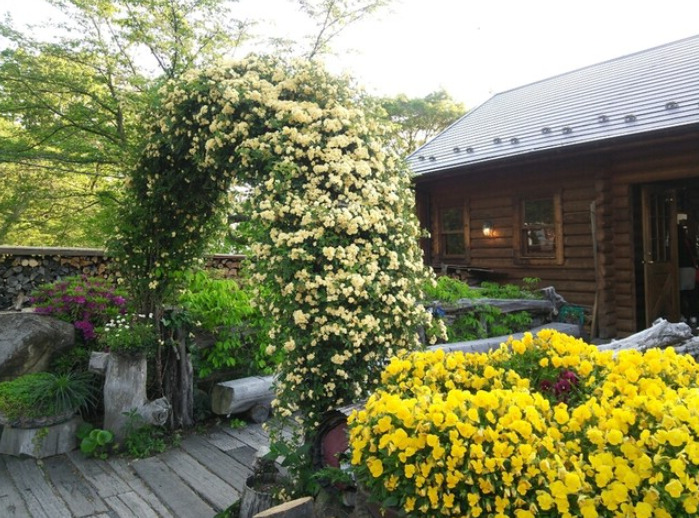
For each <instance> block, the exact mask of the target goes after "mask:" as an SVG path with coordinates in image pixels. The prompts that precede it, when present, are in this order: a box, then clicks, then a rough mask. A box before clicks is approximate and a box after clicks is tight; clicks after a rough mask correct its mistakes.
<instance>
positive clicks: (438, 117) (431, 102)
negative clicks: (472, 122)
mask: <svg viewBox="0 0 699 518" xmlns="http://www.w3.org/2000/svg"><path fill="white" fill-rule="evenodd" d="M378 102H379V104H380V105H381V106H382V107H383V109H384V110H385V111H386V113H387V115H388V119H389V120H390V121H391V122H392V123H393V124H394V127H395V136H394V139H393V142H394V145H395V146H396V148H397V149H398V152H399V153H400V154H401V155H403V156H407V155H408V154H410V153H412V152H413V151H415V150H416V149H417V148H419V147H420V146H422V145H423V144H424V143H425V142H427V141H428V140H430V139H431V138H432V137H434V136H436V135H437V134H438V133H440V132H441V131H442V130H444V129H446V128H447V127H448V126H449V125H451V124H452V123H453V122H454V121H455V120H457V119H458V118H459V117H461V116H462V115H464V114H465V113H466V107H465V106H464V105H463V104H461V103H458V102H456V101H454V99H452V98H451V97H450V96H449V94H448V93H447V92H446V91H444V90H438V91H436V92H432V93H431V94H429V95H427V96H426V97H424V98H422V99H419V98H412V99H411V98H408V97H407V96H406V95H404V94H400V95H397V96H395V97H386V98H383V99H379V100H378Z"/></svg>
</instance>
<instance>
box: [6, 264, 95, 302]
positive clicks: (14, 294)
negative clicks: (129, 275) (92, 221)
mask: <svg viewBox="0 0 699 518" xmlns="http://www.w3.org/2000/svg"><path fill="white" fill-rule="evenodd" d="M107 268H108V265H107V261H106V259H105V257H104V255H103V254H102V255H101V256H100V255H79V256H62V255H37V256H35V255H29V256H27V255H10V254H3V255H0V310H10V309H14V310H19V309H21V308H22V306H23V305H27V304H28V302H29V300H28V299H29V294H30V293H31V292H32V291H33V290H34V289H35V288H36V287H37V286H40V285H41V284H45V283H47V282H53V281H55V280H57V279H62V278H64V277H68V276H71V275H80V274H85V275H89V276H100V277H106V276H107Z"/></svg>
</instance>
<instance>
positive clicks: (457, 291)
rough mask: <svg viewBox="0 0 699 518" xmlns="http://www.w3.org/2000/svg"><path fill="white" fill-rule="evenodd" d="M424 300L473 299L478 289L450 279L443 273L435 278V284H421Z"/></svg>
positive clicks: (477, 293)
mask: <svg viewBox="0 0 699 518" xmlns="http://www.w3.org/2000/svg"><path fill="white" fill-rule="evenodd" d="M423 292H424V294H425V300H438V301H440V302H451V303H453V302H456V301H457V300H459V299H474V298H476V297H479V296H480V294H479V292H478V290H475V289H473V288H471V287H470V286H469V285H468V284H466V283H465V282H462V281H460V280H458V279H452V278H451V277H447V276H446V275H443V276H441V277H438V278H437V282H436V284H434V285H433V284H432V283H431V282H427V283H425V285H424V286H423Z"/></svg>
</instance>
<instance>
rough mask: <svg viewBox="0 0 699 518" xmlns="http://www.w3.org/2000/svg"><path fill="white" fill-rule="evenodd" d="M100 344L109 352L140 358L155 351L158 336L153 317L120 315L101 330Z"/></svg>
mask: <svg viewBox="0 0 699 518" xmlns="http://www.w3.org/2000/svg"><path fill="white" fill-rule="evenodd" d="M99 343H100V344H101V345H102V346H103V347H104V348H105V349H106V350H107V351H109V352H111V353H116V354H121V355H124V356H140V355H142V354H148V353H152V352H154V351H155V349H156V348H157V346H158V334H157V331H156V329H155V325H154V324H153V315H148V316H146V315H132V314H126V315H119V316H118V317H116V318H115V319H114V320H110V321H109V322H107V323H106V324H105V326H104V327H103V328H102V329H101V330H100V333H99Z"/></svg>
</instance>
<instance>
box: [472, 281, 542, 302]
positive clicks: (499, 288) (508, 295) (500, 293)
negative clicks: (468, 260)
mask: <svg viewBox="0 0 699 518" xmlns="http://www.w3.org/2000/svg"><path fill="white" fill-rule="evenodd" d="M538 282H539V279H535V278H529V277H527V278H525V279H524V281H523V284H524V286H521V287H520V286H517V285H516V284H498V283H497V282H484V283H482V284H481V286H480V290H479V291H478V296H479V297H483V298H491V299H538V298H541V295H540V294H539V293H535V292H534V291H533V286H535V285H536V284H537V283H538Z"/></svg>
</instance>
